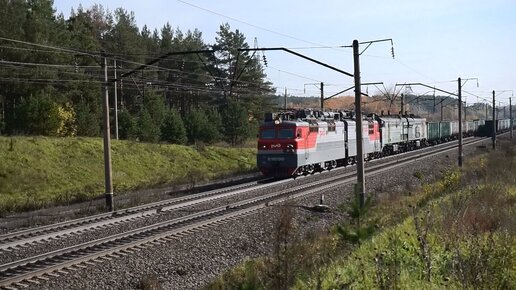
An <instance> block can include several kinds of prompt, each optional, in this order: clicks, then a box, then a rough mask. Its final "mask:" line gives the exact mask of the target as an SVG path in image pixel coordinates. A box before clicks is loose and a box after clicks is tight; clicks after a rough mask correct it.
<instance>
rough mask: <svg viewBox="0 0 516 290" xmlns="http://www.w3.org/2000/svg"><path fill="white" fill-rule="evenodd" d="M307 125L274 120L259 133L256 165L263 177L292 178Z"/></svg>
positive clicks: (306, 131) (266, 124)
mask: <svg viewBox="0 0 516 290" xmlns="http://www.w3.org/2000/svg"><path fill="white" fill-rule="evenodd" d="M307 133H308V123H306V122H296V121H282V120H280V119H276V120H274V121H271V122H265V123H264V124H263V125H262V126H261V127H260V131H259V136H258V148H257V149H258V155H257V160H256V161H257V165H258V168H259V169H260V171H261V172H262V173H263V174H264V175H265V176H276V177H287V176H292V175H293V174H294V172H295V171H296V169H297V164H298V156H297V153H298V150H299V149H300V148H303V147H304V146H303V145H304V144H303V143H304V142H305V140H306V134H307Z"/></svg>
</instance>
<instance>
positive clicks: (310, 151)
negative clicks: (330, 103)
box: [257, 110, 511, 177]
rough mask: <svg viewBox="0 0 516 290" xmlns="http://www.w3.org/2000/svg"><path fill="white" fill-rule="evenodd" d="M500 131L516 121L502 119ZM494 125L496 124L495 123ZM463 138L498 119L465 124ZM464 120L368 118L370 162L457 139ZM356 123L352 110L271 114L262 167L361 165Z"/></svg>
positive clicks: (300, 170)
mask: <svg viewBox="0 0 516 290" xmlns="http://www.w3.org/2000/svg"><path fill="white" fill-rule="evenodd" d="M496 121H497V123H496V132H497V133H500V132H504V131H507V130H509V129H510V123H511V122H510V120H509V119H504V120H496ZM489 122H490V123H489ZM463 125H464V126H463V128H464V131H463V134H464V135H465V136H471V135H474V134H477V135H481V136H490V135H491V133H490V132H492V128H493V123H492V121H482V120H474V121H464V122H463ZM458 133H459V132H458V121H440V122H426V119H425V118H420V117H416V116H414V115H386V116H384V115H383V114H382V115H380V116H378V115H375V114H371V115H368V116H367V117H365V118H364V119H363V122H362V136H363V140H362V141H363V142H362V144H363V146H364V150H363V151H364V158H365V160H371V159H374V158H377V157H382V156H386V155H392V154H396V153H400V152H405V151H410V150H415V149H418V148H420V147H425V146H427V145H430V144H438V143H441V142H445V141H450V140H453V139H457V137H458ZM356 143H357V142H356V121H355V119H354V116H353V114H352V113H350V112H343V111H340V112H320V111H312V110H292V111H284V112H280V113H276V114H273V113H269V114H267V115H266V117H265V121H264V122H263V124H262V125H261V126H260V133H259V139H258V155H257V165H258V168H259V169H260V171H261V172H262V173H263V174H264V175H265V176H270V177H290V176H299V175H306V174H312V173H314V172H317V171H323V170H330V169H333V168H335V167H337V166H346V165H349V164H353V163H355V162H356V155H357V147H356V146H357V145H356Z"/></svg>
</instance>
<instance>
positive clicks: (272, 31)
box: [177, 0, 349, 53]
mask: <svg viewBox="0 0 516 290" xmlns="http://www.w3.org/2000/svg"><path fill="white" fill-rule="evenodd" d="M177 1H178V2H181V3H183V4H185V5H188V6H191V7H194V8H197V9H200V10H203V11H206V12H209V13H211V14H215V15H218V16H221V17H224V18H227V19H231V20H233V21H236V22H240V23H242V24H245V25H248V26H251V27H254V28H257V29H260V30H263V31H267V32H270V33H273V34H276V35H279V36H283V37H286V38H290V39H293V40H297V41H300V42H304V43H309V44H312V45H316V46H322V47H327V48H331V49H334V50H336V51H340V52H344V53H349V52H348V51H346V50H342V49H337V48H332V47H331V46H328V45H324V44H320V43H316V42H312V41H308V40H304V39H301V38H298V37H295V36H292V35H288V34H285V33H282V32H278V31H274V30H271V29H268V28H265V27H262V26H258V25H255V24H252V23H249V22H246V21H243V20H240V19H237V18H234V17H231V16H227V15H224V14H222V13H219V12H216V11H213V10H210V9H207V8H204V7H201V6H198V5H195V4H192V3H189V2H186V1H183V0H177Z"/></svg>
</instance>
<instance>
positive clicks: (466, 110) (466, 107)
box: [464, 97, 468, 121]
mask: <svg viewBox="0 0 516 290" xmlns="http://www.w3.org/2000/svg"><path fill="white" fill-rule="evenodd" d="M467 113H468V101H467V97H464V121H467V120H468V117H467V116H466V114H467Z"/></svg>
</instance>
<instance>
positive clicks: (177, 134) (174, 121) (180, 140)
mask: <svg viewBox="0 0 516 290" xmlns="http://www.w3.org/2000/svg"><path fill="white" fill-rule="evenodd" d="M161 140H163V141H167V142H170V143H173V144H181V145H182V144H186V141H188V139H187V136H186V129H185V125H184V123H183V119H181V116H179V113H178V112H177V111H176V110H170V111H169V112H168V113H167V115H166V116H165V120H164V122H163V124H162V125H161Z"/></svg>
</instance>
